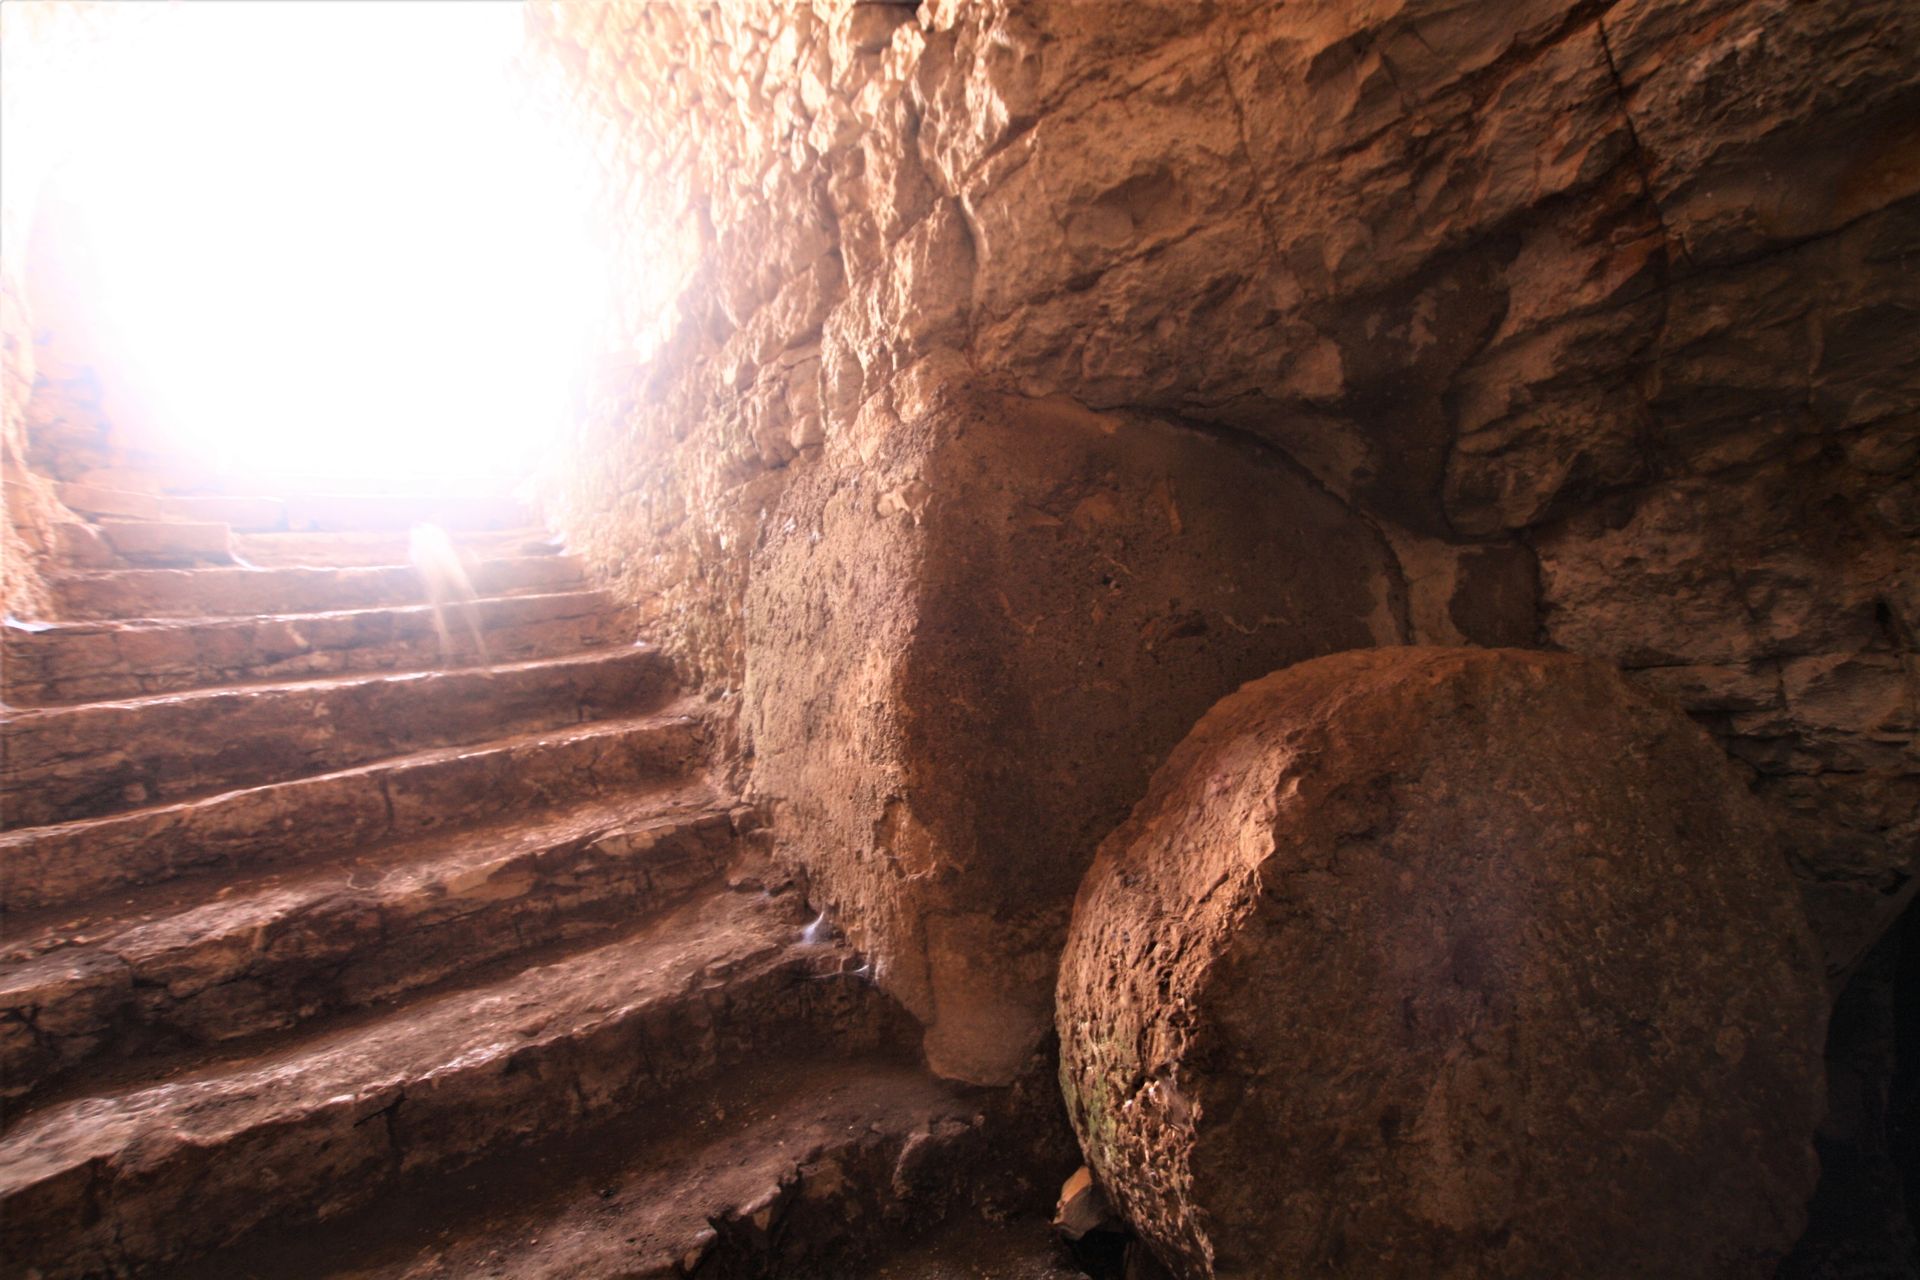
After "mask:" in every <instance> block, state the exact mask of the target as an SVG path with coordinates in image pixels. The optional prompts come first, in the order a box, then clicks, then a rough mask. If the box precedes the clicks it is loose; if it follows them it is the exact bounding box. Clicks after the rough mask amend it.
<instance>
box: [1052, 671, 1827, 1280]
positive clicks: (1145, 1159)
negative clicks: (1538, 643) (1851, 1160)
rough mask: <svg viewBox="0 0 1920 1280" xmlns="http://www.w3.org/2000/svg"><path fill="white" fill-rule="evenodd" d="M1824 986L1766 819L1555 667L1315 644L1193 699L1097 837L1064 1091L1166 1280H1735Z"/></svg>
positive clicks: (1785, 1242) (1800, 1166) (1610, 694)
mask: <svg viewBox="0 0 1920 1280" xmlns="http://www.w3.org/2000/svg"><path fill="white" fill-rule="evenodd" d="M1824 1022H1825V997H1824V993H1823V989H1822V984H1821V980H1820V971H1819V965H1818V960H1817V955H1816V952H1815V950H1814V948H1813V945H1812V941H1811V937H1810V935H1809V934H1808V932H1807V929H1806V925H1805V923H1804V921H1803V919H1802V917H1801V911H1800V906H1799V902H1798V900H1797V896H1796V894H1795V893H1794V890H1793V886H1792V882H1791V879H1790V877H1789V875H1788V873H1787V867H1786V860H1785V857H1784V853H1783V849H1782V842H1781V840H1780V838H1779V835H1778V833H1777V832H1776V830H1775V828H1774V825H1773V822H1772V820H1771V818H1770V816H1769V815H1768V813H1767V811H1766V810H1765V808H1764V807H1763V806H1762V805H1761V804H1760V803H1759V802H1757V801H1756V800H1754V799H1753V798H1752V797H1751V796H1749V795H1748V794H1747V792H1746V789H1745V787H1744V786H1743V785H1742V781H1741V779H1740V777H1739V775H1738V773H1737V772H1736V771H1735V770H1734V769H1733V768H1731V767H1730V766H1729V765H1728V764H1727V763H1726V762H1725V760H1724V759H1723V758H1722V757H1721V755H1720V752H1719V750H1718V748H1717V747H1715V746H1714V744H1713V743H1712V742H1711V740H1710V739H1709V738H1708V737H1707V736H1706V735H1705V734H1704V733H1702V732H1701V731H1700V730H1699V729H1697V728H1695V727H1694V726H1692V725H1689V724H1688V723H1687V722H1686V721H1685V720H1684V719H1683V718H1682V717H1681V716H1679V715H1678V713H1677V712H1675V711H1674V710H1672V709H1670V708H1668V707H1665V706H1660V705H1657V704H1655V703H1653V702H1651V701H1649V700H1648V699H1646V698H1645V697H1644V695H1640V694H1638V693H1636V692H1634V691H1633V690H1632V689H1631V688H1630V686H1628V684H1627V683H1626V682H1625V681H1623V680H1622V679H1621V678H1620V677H1619V676H1618V675H1617V674H1616V673H1614V672H1613V671H1612V670H1610V669H1609V668H1607V667H1605V666H1604V665H1602V664H1598V663H1594V662H1590V661H1586V660H1583V659H1578V658H1573V657H1568V656H1558V655H1546V654H1529V653H1523V652H1519V651H1514V650H1496V651H1485V650H1461V649H1453V650H1450V649H1432V648H1403V649H1381V650H1374V651H1368V652H1356V653H1346V654H1338V655H1335V656H1333V657H1329V658H1323V659H1320V660H1318V661H1314V662H1308V663H1303V664H1301V665H1299V666H1296V667H1292V668H1289V669H1287V670H1284V671H1280V672H1276V673H1275V674H1273V675H1271V676H1269V677H1267V678H1265V679H1263V680H1259V681H1256V682H1254V683H1252V684H1250V685H1248V686H1247V687H1245V688H1244V689H1242V690H1240V691H1239V692H1238V693H1236V694H1234V695H1233V696H1231V697H1229V698H1227V699H1225V700H1223V701H1222V702H1221V703H1220V704H1219V705H1218V706H1216V707H1215V708H1214V709H1213V710H1212V711H1210V712H1209V713H1208V714H1207V716H1206V717H1205V718H1204V719H1203V720H1202V721H1201V722H1200V724H1199V725H1198V726H1197V727H1196V728H1195V730H1194V732H1193V733H1192V734H1191V735H1190V736H1189V737H1188V738H1187V739H1186V740H1185V741H1184V742H1182V743H1181V744H1180V746H1179V747H1178V748H1177V749H1176V751H1175V752H1174V754H1173V756H1172V757H1171V758H1170V759H1169V761H1168V763H1167V765H1166V766H1165V767H1164V768H1163V769H1162V770H1161V771H1160V772H1159V773H1158V774H1157V775H1156V776H1155V778H1154V783H1153V787H1152V789H1151V790H1150V791H1149V793H1148V795H1147V799H1146V800H1145V801H1143V802H1142V804H1141V805H1140V807H1139V808H1138V809H1136V810H1135V811H1134V814H1133V816H1132V817H1131V818H1130V819H1129V820H1128V821H1127V822H1126V824H1124V825H1123V826H1122V827H1120V828H1119V829H1118V830H1117V831H1115V832H1114V834H1113V835H1112V836H1111V837H1109V838H1108V839H1107V841H1106V842H1105V843H1103V844H1102V846H1101V849H1100V855H1099V858H1098V860H1097V861H1096V863H1095V865H1094V867H1093V869H1092V870H1091V871H1090V872H1089V873H1088V876H1087V880H1086V883H1085V885H1084V886H1083V888H1082V890H1081V894H1080V897H1079V900H1078V902H1077V903H1076V904H1075V909H1074V921H1073V932H1072V935H1071V938H1070V940H1069V942H1068V945H1067V951H1066V954H1065V957H1064V959H1063V961H1062V969H1061V978H1060V1008H1059V1031H1060V1038H1061V1079H1062V1083H1063V1084H1064V1086H1065V1088H1066V1091H1067V1096H1068V1108H1069V1112H1070V1114H1071V1115H1072V1117H1073V1120H1074V1124H1075V1127H1076V1129H1077V1130H1078V1132H1079V1134H1080V1138H1081V1141H1082V1144H1083V1147H1084V1149H1085V1151H1086V1153H1087V1156H1088V1159H1089V1161H1090V1162H1091V1163H1092V1165H1093V1167H1094V1169H1095V1171H1096V1172H1097V1174H1098V1175H1099V1177H1100V1180H1101V1183H1102V1185H1103V1186H1104V1188H1105V1189H1106V1190H1107V1192H1108V1194H1109V1195H1110V1196H1111V1197H1112V1198H1113V1199H1114V1201H1115V1203H1116V1204H1117V1205H1118V1206H1120V1207H1121V1208H1122V1209H1123V1210H1124V1212H1125V1213H1126V1214H1127V1216H1128V1217H1129V1219H1130V1220H1131V1221H1132V1222H1133V1223H1134V1225H1135V1226H1136V1228H1137V1229H1138V1230H1140V1231H1141V1232H1142V1233H1144V1234H1145V1235H1146V1236H1147V1237H1148V1238H1149V1239H1151V1240H1152V1241H1154V1243H1155V1245H1156V1246H1157V1249H1158V1251H1159V1252H1160V1253H1161V1255H1162V1257H1163V1258H1164V1259H1165V1260H1166V1261H1168V1262H1169V1263H1171V1264H1175V1270H1176V1272H1177V1273H1178V1274H1181V1275H1183V1276H1190V1277H1198V1276H1214V1275H1218V1276H1255V1275H1291V1274H1313V1275H1320V1274H1332V1275H1350V1276H1356V1277H1358V1276H1367V1277H1383V1276H1542V1275H1555V1276H1592V1277H1617V1276H1626V1275H1633V1276H1649V1277H1652V1276H1673V1277H1681V1276H1688V1277H1704V1276H1726V1277H1734V1276H1752V1275H1764V1274H1769V1273H1770V1271H1771V1268H1772V1265H1773V1264H1774V1263H1775V1262H1777V1261H1778V1259H1779V1258H1780V1257H1781V1256H1782V1255H1783V1254H1784V1253H1785V1251H1786V1249H1787V1248H1788V1247H1789V1246H1790V1245H1791V1244H1792V1243H1793V1240H1794V1238H1795V1237H1796V1236H1797V1234H1798V1232H1799V1229H1800V1224H1801V1222H1802V1220H1803V1219H1802V1206H1803V1204H1804V1203H1805V1200H1806V1197H1807V1195H1808V1193H1809V1192H1810V1191H1811V1189H1812V1186H1813V1180H1814V1175H1815V1171H1816V1165H1815V1161H1814V1158H1813V1151H1812V1146H1811V1140H1812V1136H1813V1130H1814V1125H1815V1122H1816V1121H1817V1120H1818V1118H1819V1115H1820V1112H1821V1109H1822V1106H1823V1094H1822V1077H1821V1069H1820V1049H1821V1042H1822V1036H1823V1031H1824Z"/></svg>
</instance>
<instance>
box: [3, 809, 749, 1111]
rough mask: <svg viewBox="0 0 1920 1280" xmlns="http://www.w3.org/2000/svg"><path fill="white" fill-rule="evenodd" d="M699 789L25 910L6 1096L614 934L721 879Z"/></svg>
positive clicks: (14, 961)
mask: <svg viewBox="0 0 1920 1280" xmlns="http://www.w3.org/2000/svg"><path fill="white" fill-rule="evenodd" d="M703 800H704V801H705V802H706V804H707V805H708V806H711V805H712V802H713V798H712V797H711V796H710V795H709V796H702V795H697V794H695V795H679V796H676V795H672V794H665V795H663V794H653V795H646V794H641V795H639V796H634V797H629V798H627V799H625V800H621V801H614V802H608V801H605V800H602V801H598V802H595V803H591V804H575V805H572V806H570V807H569V808H568V809H566V810H565V811H562V812H560V813H557V814H545V815H538V816H536V815H531V814H525V813H520V814H515V815H514V816H513V818H511V819H510V820H508V821H507V822H504V823H494V824H491V825H470V826H465V827H463V828H462V829H461V830H459V831H457V832H453V833H448V834H442V835H440V836H438V837H436V838H432V839H429V840H425V841H413V842H411V843H401V844H391V843H389V844H384V845H375V846H373V847H372V848H369V849H364V850H360V851H357V852H356V854H355V855H354V856H351V857H347V858H341V859H337V860H333V861H330V862H328V863H325V864H323V865H320V866H317V867H306V868H300V869H298V870H295V871H292V872H283V873H281V874H279V875H262V876H259V877H258V878H256V879H253V880H250V881H249V882H247V883H246V885H245V886H244V888H243V889H240V891H238V892H234V891H232V890H229V891H227V892H223V893H222V894H221V895H220V896H219V897H218V898H216V899H215V900H214V901H211V902H196V901H195V900H193V899H187V900H184V901H183V900H181V899H180V898H179V897H176V898H175V900H174V901H172V902H170V903H166V904H163V905H160V906H158V908H157V909H149V910H147V911H130V910H128V909H127V907H125V906H122V907H119V908H118V909H117V910H116V912H115V918H113V919H110V920H101V921H97V922H93V923H91V924H88V923H82V924H80V926H79V928H78V929H75V928H73V927H71V926H65V927H63V926H59V925H56V926H52V927H42V928H37V929H36V928H31V927H29V928H21V927H19V926H18V925H15V926H14V927H12V928H10V929H9V938H8V940H7V944H6V955H5V959H6V960H7V961H8V962H9V963H8V964H7V966H6V968H5V969H4V971H0V1081H4V1084H0V1093H4V1094H5V1095H6V1096H8V1097H17V1096H20V1095H23V1094H26V1093H28V1092H30V1091H34V1090H38V1089H41V1088H44V1087H45V1086H46V1084H47V1083H49V1082H50V1081H51V1080H53V1079H54V1078H55V1077H57V1076H58V1075H61V1074H64V1073H66V1072H69V1071H71V1070H72V1069H74V1068H75V1067H76V1066H77V1065H80V1064H83V1063H85V1062H87V1061H88V1060H89V1059H91V1058H93V1057H95V1056H113V1057H120V1058H126V1057H129V1056H132V1055H135V1054H141V1053H149V1052H152V1051H154V1050H157V1049H167V1048H173V1047H177V1046H180V1045H183V1044H188V1045H190V1044H202V1043H211V1042H218V1041H223V1040H233V1039H238V1038H240V1037H242V1036H248V1035H254V1034H257V1033H259V1032H262V1031H268V1030H274V1029H278V1028H284V1027H289V1026H293V1025H295V1024H296V1023H299V1022H304V1021H307V1020H309V1019H312V1018H315V1017H319V1016H322V1015H325V1014H328V1013H332V1012H336V1011H339V1010H342V1009H351V1008H359V1007H363V1006H366V1005H369V1004H372V1003H375V1002H378V1001H389V1000H393V999H396V998H398V997H400V996H402V995H404V994H406V993H407V992H410V991H413V990H416V989H418V988H421V987H425V986H428V985H430V984H432V983H434V982H437V981H440V980H441V979H443V978H446V977H447V976H448V975H450V974H453V973H457V972H460V971H462V970H465V969H469V968H471V967H473V966H476V965H481V964H484V963H486V962H488V961H490V960H494V959H497V958H499V957H500V956H503V955H506V954H508V953H510V952H514V951H518V950H524V949H528V948H533V947H538V946H541V945H544V944H547V943H552V942H556V941H559V940H562V939H567V940H579V939H585V938H590V937H593V936H595V935H597V934H600V935H603V934H605V933H607V932H609V931H610V930H612V929H613V928H615V927H617V926H619V925H623V924H626V923H628V922H630V921H631V920H633V919H635V918H636V917H638V916H640V915H643V914H644V913H646V912H648V911H652V910H657V909H659V908H661V907H663V906H665V905H667V904H669V903H672V902H673V901H675V900H676V899H678V898H681V897H683V896H685V894H686V893H687V892H688V891H689V890H690V889H691V888H693V887H694V886H697V885H700V884H703V883H707V882H711V881H714V880H715V879H716V878H717V877H718V876H719V874H720V873H721V871H722V870H723V869H724V867H725V864H726V861H727V859H728V857H729V856H730V855H731V854H733V853H734V852H735V850H734V849H733V841H734V836H735V832H734V831H733V828H732V824H731V822H730V821H729V818H728V815H727V813H726V811H725V809H724V808H722V809H714V808H711V807H702V804H701V801H703ZM193 887H194V888H197V889H200V890H201V891H202V892H204V890H205V886H204V884H202V885H196V886H193ZM196 896H197V895H196ZM89 933H92V934H95V935H104V936H96V937H88V936H87V935H88V934H89ZM23 952H24V953H25V954H26V956H27V957H30V958H25V959H24V960H23V959H22V955H21V953H23ZM36 953H37V954H36Z"/></svg>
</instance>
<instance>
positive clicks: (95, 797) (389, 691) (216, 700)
mask: <svg viewBox="0 0 1920 1280" xmlns="http://www.w3.org/2000/svg"><path fill="white" fill-rule="evenodd" d="M670 678H671V673H670V671H669V670H668V668H667V666H666V663H665V661H664V660H663V659H662V658H661V656H660V654H659V652H658V651H657V650H655V649H652V648H649V647H645V646H636V647H631V648H622V649H613V650H605V651H600V652H593V651H589V652H587V653H583V654H577V655H572V656H569V657H564V658H553V659H546V660H543V661H536V662H522V663H515V664H512V665H503V666H499V667H493V668H482V669H478V670H467V671H451V672H408V673H401V674H384V675H380V676H371V677H343V678H340V679H335V680H317V681H312V682H308V683H303V684H290V685H265V686H260V687H257V688H240V689H216V690H206V691H202V692H196V693H182V694H161V695H157V696H154V697H151V698H136V699H131V700H128V701H124V702H96V703H89V704H86V705H84V706H78V707H47V708H42V709H40V710H35V711H23V712H18V713H16V714H14V715H12V716H11V717H9V718H8V719H7V720H6V722H5V723H4V724H0V742H3V743H4V744H5V748H6V753H7V754H6V759H7V770H6V775H5V777H3V778H0V797H4V799H5V802H6V814H5V816H4V819H0V826H4V827H6V828H9V829H11V828H18V827H32V826H39V825H43V824H50V823H55V822H63V821H70V820H73V819H78V818H90V817H95V816H97V815H100V814H106V813H113V812H116V811H119V810H124V809H137V808H141V807H144V806H147V805H153V804H160V803H165V802H168V801H171V800H177V799H184V798H187V797H191V796H196V795H206V794H209V793H212V792H215V791H220V790H224V789H227V788H234V787H245V786H252V785H256V784H259V783H263V782H270V781H273V780H276V779H279V778H294V777H301V776H305V775H309V774H315V773H320V772H325V771H330V770H336V769H343V768H347V767H349V766H352V765H356V764H362V763H365V762H367V761H370V760H377V759H380V758H382V757H385V756H396V755H403V754H406V753H408V752H414V751H423V750H428V749H431V748H434V747H440V746H451V745H456V744H462V743H479V742H485V741H487V740H489V739H491V738H497V737H503V736H506V735H509V734H514V733H525V732H530V731H533V730H538V729H552V728H559V727H561V726H563V725H568V724H574V723H577V722H579V721H581V720H589V719H594V718H597V717H601V716H614V715H633V714H635V713H637V712H643V711H646V710H648V709H650V708H652V707H654V706H657V705H658V704H659V702H660V701H661V700H662V699H663V697H664V695H665V694H666V692H667V689H668V682H669V680H670Z"/></svg>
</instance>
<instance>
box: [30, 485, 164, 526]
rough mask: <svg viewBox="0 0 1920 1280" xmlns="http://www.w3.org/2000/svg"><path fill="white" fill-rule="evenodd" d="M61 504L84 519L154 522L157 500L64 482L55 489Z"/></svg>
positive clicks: (158, 507)
mask: <svg viewBox="0 0 1920 1280" xmlns="http://www.w3.org/2000/svg"><path fill="white" fill-rule="evenodd" d="M55 492H57V493H58V494H59V495H60V501H61V503H62V504H63V505H64V506H66V507H67V508H68V509H69V510H72V511H77V512H79V513H80V514H81V515H84V516H110V517H114V518H116V519H124V520H158V519H160V518H161V514H162V506H161V499H160V498H159V497H158V496H157V495H155V494H153V493H146V492H142V491H140V490H138V489H121V488H116V487H114V486H112V485H107V484H97V483H88V482H84V481H73V480H68V481H65V482H63V483H61V484H60V485H59V486H58V488H57V489H56V490H55Z"/></svg>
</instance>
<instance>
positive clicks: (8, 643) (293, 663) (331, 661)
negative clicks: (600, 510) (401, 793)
mask: <svg viewBox="0 0 1920 1280" xmlns="http://www.w3.org/2000/svg"><path fill="white" fill-rule="evenodd" d="M473 610H474V617H475V619H476V620H477V621H478V623H479V626H480V629H481V633H482V635H483V636H484V638H485V640H486V643H487V656H488V657H489V658H491V659H492V660H493V661H495V662H515V661H523V660H527V659H531V658H540V657H555V656H558V655H561V654H565V653H576V652H579V651H581V650H585V649H594V648H600V647H602V646H606V645H613V644H621V643H625V642H628V641H630V640H631V639H632V638H633V634H634V627H633V625H632V623H631V621H630V620H629V619H628V618H627V617H626V615H624V614H623V613H622V612H621V611H620V608H619V606H618V605H617V604H615V603H614V601H613V600H612V599H611V598H610V597H608V596H607V594H606V593H604V592H600V591H568V592H557V593H555V594H552V595H539V596H497V597H492V598H489V599H485V600H477V601H475V602H474V605H473ZM447 625H448V628H449V630H450V631H451V632H452V634H453V639H454V643H453V649H452V652H451V653H450V654H446V655H443V654H442V652H441V646H440V638H439V635H438V633H437V632H436V630H435V628H434V616H433V611H432V609H431V608H429V607H428V606H426V605H409V606H402V607H393V608H381V609H342V610H336V611H334V612H331V613H306V614H288V615H282V616H279V617H264V618H261V617H252V618H166V619H149V620H140V621H132V622H113V621H101V622H61V623H29V624H22V623H17V622H8V623H5V624H0V646H4V647H3V648H0V660H4V662H5V663H6V676H7V701H8V703H9V704H10V705H12V706H15V707H42V706H56V705H63V704H71V703H76V702H84V701H99V700H102V699H108V698H133V697H140V696H142V695H145V694H155V693H176V692H179V691H182V690H187V689H204V688H209V687H212V686H215V685H238V684H244V683H248V682H259V681H273V680H278V681H286V680H298V679H303V678H312V677H318V676H330V675H347V674H352V673H356V672H375V671H407V670H420V669H424V668H429V667H435V666H440V665H454V666H469V665H472V664H473V663H474V662H475V661H476V655H475V654H474V652H473V645H472V640H471V639H470V638H469V637H468V635H467V632H466V628H465V625H464V623H463V622H462V621H461V619H459V618H458V617H450V618H448V619H447Z"/></svg>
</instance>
